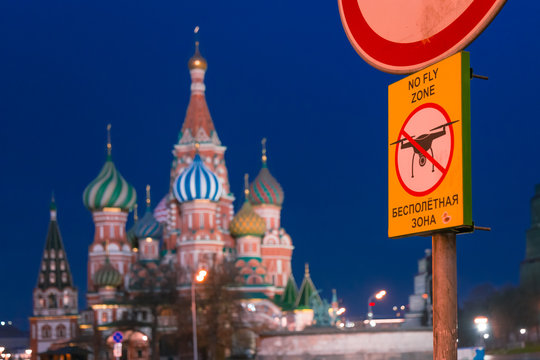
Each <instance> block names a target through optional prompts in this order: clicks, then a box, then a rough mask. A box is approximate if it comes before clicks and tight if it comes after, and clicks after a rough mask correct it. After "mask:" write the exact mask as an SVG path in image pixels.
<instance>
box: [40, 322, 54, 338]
mask: <svg viewBox="0 0 540 360" xmlns="http://www.w3.org/2000/svg"><path fill="white" fill-rule="evenodd" d="M51 336H52V329H51V327H50V326H49V325H43V326H42V327H41V337H42V338H43V339H50V337H51Z"/></svg>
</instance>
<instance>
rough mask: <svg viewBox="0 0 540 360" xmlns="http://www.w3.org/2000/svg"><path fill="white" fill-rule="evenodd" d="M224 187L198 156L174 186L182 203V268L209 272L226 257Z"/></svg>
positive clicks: (175, 194) (180, 238)
mask: <svg viewBox="0 0 540 360" xmlns="http://www.w3.org/2000/svg"><path fill="white" fill-rule="evenodd" d="M196 148H197V149H198V146H196ZM221 184H222V183H221V181H220V179H219V178H218V177H217V175H216V174H215V173H214V172H212V171H211V170H210V169H209V168H208V167H207V166H206V165H205V164H204V163H203V160H202V158H201V156H200V155H199V153H198V152H197V153H196V154H195V157H194V158H193V160H192V161H191V164H190V165H189V166H188V167H187V168H186V169H185V170H184V171H183V172H182V173H181V174H180V176H178V178H177V179H176V181H175V182H174V185H173V191H174V196H175V198H176V200H177V201H178V202H179V203H180V214H181V216H180V218H179V220H180V225H181V228H182V232H181V233H180V234H179V236H178V237H177V244H178V246H177V255H178V258H177V261H178V264H179V265H180V267H181V268H184V269H188V270H191V271H196V270H197V269H198V268H201V267H203V268H206V269H208V268H210V267H211V266H212V263H213V262H214V261H220V260H221V258H222V256H223V248H224V245H225V243H224V241H223V238H222V232H221V230H220V229H219V226H218V222H217V220H218V215H219V211H218V207H219V201H220V198H221V195H222V193H223V188H222V185H221ZM188 272H189V271H188Z"/></svg>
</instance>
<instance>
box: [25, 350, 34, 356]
mask: <svg viewBox="0 0 540 360" xmlns="http://www.w3.org/2000/svg"><path fill="white" fill-rule="evenodd" d="M24 352H25V353H26V355H32V350H30V349H26V350H24Z"/></svg>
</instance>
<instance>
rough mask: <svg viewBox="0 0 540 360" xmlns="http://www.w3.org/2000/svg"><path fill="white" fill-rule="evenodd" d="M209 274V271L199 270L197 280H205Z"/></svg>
mask: <svg viewBox="0 0 540 360" xmlns="http://www.w3.org/2000/svg"><path fill="white" fill-rule="evenodd" d="M207 274H208V271H206V270H199V272H198V273H197V276H196V277H195V280H197V281H198V282H203V281H204V278H205V277H206V275H207Z"/></svg>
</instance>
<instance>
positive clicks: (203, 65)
mask: <svg viewBox="0 0 540 360" xmlns="http://www.w3.org/2000/svg"><path fill="white" fill-rule="evenodd" d="M198 35H199V27H198V26H197V27H195V54H193V56H192V57H191V59H189V62H188V68H189V70H193V69H201V70H205V71H206V69H208V63H207V62H206V59H205V58H203V57H202V55H201V53H200V52H199V40H198Z"/></svg>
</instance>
